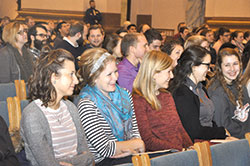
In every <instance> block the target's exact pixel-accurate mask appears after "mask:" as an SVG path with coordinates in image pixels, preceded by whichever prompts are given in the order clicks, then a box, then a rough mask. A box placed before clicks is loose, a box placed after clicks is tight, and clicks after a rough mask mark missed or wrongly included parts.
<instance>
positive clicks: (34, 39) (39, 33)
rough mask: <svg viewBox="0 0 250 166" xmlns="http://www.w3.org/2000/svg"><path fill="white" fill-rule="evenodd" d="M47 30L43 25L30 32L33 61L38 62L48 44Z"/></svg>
mask: <svg viewBox="0 0 250 166" xmlns="http://www.w3.org/2000/svg"><path fill="white" fill-rule="evenodd" d="M47 39H48V38H47V29H46V27H45V26H43V25H39V24H38V25H35V26H33V27H31V28H30V29H29V31H28V45H29V50H30V52H31V53H32V54H33V56H34V58H33V60H34V61H36V60H37V59H38V58H39V57H40V53H41V49H42V48H43V46H44V45H46V44H47V43H48V42H47V41H48V40H47Z"/></svg>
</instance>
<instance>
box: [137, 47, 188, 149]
mask: <svg viewBox="0 0 250 166" xmlns="http://www.w3.org/2000/svg"><path fill="white" fill-rule="evenodd" d="M172 69H173V60H172V59H171V58H170V57H169V56H168V55H167V54H166V53H163V52H160V51H151V52H149V53H147V54H146V56H145V57H144V59H143V61H142V65H141V67H140V69H139V72H138V74H137V77H136V79H135V81H134V84H133V101H134V107H135V114H136V119H137V123H138V127H139V131H140V134H141V137H142V139H143V141H144V142H145V145H146V150H148V151H155V150H164V149H178V150H182V148H188V147H189V146H191V145H192V141H191V139H190V138H189V136H188V134H187V132H186V131H185V129H184V128H183V126H182V124H181V121H180V118H179V116H178V113H177V111H176V107H175V103H174V100H173V98H172V95H171V94H170V93H169V92H168V91H167V90H166V88H168V84H169V81H170V79H172V78H173V74H172Z"/></svg>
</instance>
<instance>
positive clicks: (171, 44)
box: [161, 40, 183, 67]
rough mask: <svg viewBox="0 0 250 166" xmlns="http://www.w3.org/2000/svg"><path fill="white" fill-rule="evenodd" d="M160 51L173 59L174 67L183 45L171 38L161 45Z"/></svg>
mask: <svg viewBox="0 0 250 166" xmlns="http://www.w3.org/2000/svg"><path fill="white" fill-rule="evenodd" d="M161 51H162V52H165V53H167V54H168V55H169V56H170V57H171V58H172V59H173V67H175V66H176V65H177V64H178V62H177V61H178V59H179V58H180V57H181V54H182V52H183V47H182V45H181V42H179V41H177V40H171V41H168V42H166V43H165V44H164V45H163V46H162V48H161Z"/></svg>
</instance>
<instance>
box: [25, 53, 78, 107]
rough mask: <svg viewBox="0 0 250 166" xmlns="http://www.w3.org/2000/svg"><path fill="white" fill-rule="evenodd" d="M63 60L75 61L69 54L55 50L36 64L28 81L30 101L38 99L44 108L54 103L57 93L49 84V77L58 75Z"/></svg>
mask: <svg viewBox="0 0 250 166" xmlns="http://www.w3.org/2000/svg"><path fill="white" fill-rule="evenodd" d="M65 60H69V61H72V62H74V61H75V59H74V57H73V56H72V55H71V53H70V52H68V51H66V50H64V49H56V50H52V51H50V52H49V53H48V54H47V55H46V56H43V57H41V58H40V59H39V60H38V61H37V62H36V65H35V68H34V72H33V74H32V75H31V77H30V79H29V81H28V89H29V99H30V100H36V99H40V100H41V101H42V102H43V105H44V106H45V107H48V104H49V103H54V102H55V101H56V98H57V93H56V89H55V87H54V86H53V84H52V82H51V76H52V74H56V75H58V74H59V73H58V70H60V69H62V68H63V64H64V61H65Z"/></svg>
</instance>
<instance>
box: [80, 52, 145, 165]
mask: <svg viewBox="0 0 250 166" xmlns="http://www.w3.org/2000/svg"><path fill="white" fill-rule="evenodd" d="M79 67H80V70H79V72H78V75H79V77H80V78H79V80H80V87H82V90H81V92H80V94H79V96H80V101H79V104H78V112H79V116H80V119H81V122H82V126H83V128H84V130H85V133H86V137H87V142H88V146H89V148H90V151H91V152H92V154H93V155H94V157H95V163H96V165H97V166H98V165H115V164H122V163H131V162H132V161H131V155H132V154H134V153H140V152H144V151H145V147H144V143H143V141H142V140H141V137H140V134H139V131H138V127H137V122H136V118H135V114H134V108H133V101H132V98H131V95H130V93H129V92H128V91H127V90H124V89H123V88H121V87H120V86H118V85H117V84H116V81H117V77H118V72H117V67H116V58H115V57H114V56H113V55H111V54H109V53H108V52H107V51H106V50H104V49H101V48H92V49H88V50H87V51H85V52H84V53H83V54H82V56H81V59H80V63H79Z"/></svg>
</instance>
